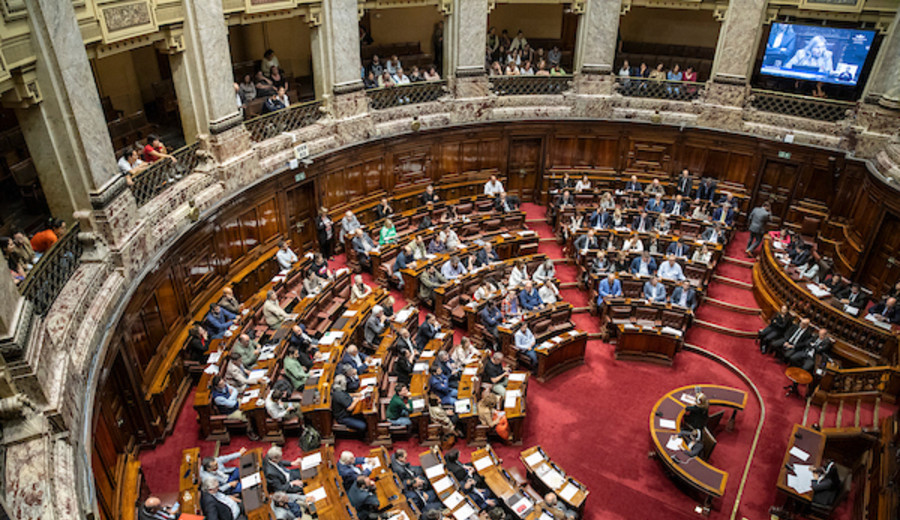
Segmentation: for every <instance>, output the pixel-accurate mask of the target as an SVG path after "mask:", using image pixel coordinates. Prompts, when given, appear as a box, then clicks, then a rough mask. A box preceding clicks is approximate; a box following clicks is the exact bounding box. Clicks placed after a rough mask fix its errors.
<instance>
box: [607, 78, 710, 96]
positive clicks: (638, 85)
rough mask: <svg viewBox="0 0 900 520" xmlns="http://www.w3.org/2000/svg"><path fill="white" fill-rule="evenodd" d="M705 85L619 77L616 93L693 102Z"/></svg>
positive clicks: (694, 82)
mask: <svg viewBox="0 0 900 520" xmlns="http://www.w3.org/2000/svg"><path fill="white" fill-rule="evenodd" d="M704 87H705V85H704V84H703V83H697V82H696V81H674V80H671V81H670V80H661V79H648V78H631V77H617V78H616V92H618V93H619V94H622V95H623V96H629V97H649V98H654V99H672V100H675V101H693V100H694V99H697V97H698V96H699V95H700V92H701V91H702V90H703V88H704Z"/></svg>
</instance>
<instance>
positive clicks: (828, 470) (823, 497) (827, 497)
mask: <svg viewBox="0 0 900 520" xmlns="http://www.w3.org/2000/svg"><path fill="white" fill-rule="evenodd" d="M812 474H813V480H812V482H811V485H812V491H813V498H812V501H813V502H814V503H816V504H820V505H823V506H830V505H832V504H834V501H835V500H837V499H838V497H839V496H840V492H841V477H840V475H839V474H838V470H837V465H836V464H835V463H834V461H833V460H830V461H828V462H827V463H826V464H825V465H824V466H823V467H820V468H813V470H812Z"/></svg>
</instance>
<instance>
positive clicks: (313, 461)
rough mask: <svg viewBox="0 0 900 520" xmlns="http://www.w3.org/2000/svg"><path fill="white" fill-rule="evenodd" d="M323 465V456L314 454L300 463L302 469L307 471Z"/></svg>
mask: <svg viewBox="0 0 900 520" xmlns="http://www.w3.org/2000/svg"><path fill="white" fill-rule="evenodd" d="M321 463H322V454H321V453H313V454H312V455H309V456H307V457H303V459H302V460H301V461H300V469H301V470H303V471H305V470H308V469H311V468H314V467H316V466H318V465H319V464H321Z"/></svg>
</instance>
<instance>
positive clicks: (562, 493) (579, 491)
mask: <svg viewBox="0 0 900 520" xmlns="http://www.w3.org/2000/svg"><path fill="white" fill-rule="evenodd" d="M519 460H521V461H522V464H523V465H524V466H525V469H526V470H527V471H528V479H529V481H531V483H532V486H533V487H534V488H535V489H536V490H537V491H538V493H540V494H541V496H543V495H545V494H546V493H548V492H551V491H552V492H553V493H555V494H556V496H557V497H559V499H560V500H562V501H563V502H564V503H565V504H566V505H568V506H569V507H571V508H572V509H573V510H575V511H577V512H578V515H579V516H581V515H583V514H584V503H585V501H586V500H587V497H588V494H590V491H588V489H587V487H586V486H585V485H584V484H582V483H581V482H578V481H577V480H575V479H574V478H572V477H569V476H567V475H566V472H565V471H563V470H562V469H561V468H560V467H559V466H557V465H556V464H555V463H554V462H553V461H552V460H550V457H549V456H547V454H546V453H545V452H544V449H543V448H541V447H540V446H534V447H531V448H528V449H527V450H525V451H523V452H522V453H520V454H519Z"/></svg>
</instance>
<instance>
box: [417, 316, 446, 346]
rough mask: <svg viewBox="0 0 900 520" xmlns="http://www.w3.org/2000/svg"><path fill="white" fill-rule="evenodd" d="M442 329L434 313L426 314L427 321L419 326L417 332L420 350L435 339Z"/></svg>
mask: <svg viewBox="0 0 900 520" xmlns="http://www.w3.org/2000/svg"><path fill="white" fill-rule="evenodd" d="M440 330H441V325H440V323H438V320H437V317H436V316H435V315H434V314H428V315H427V316H425V322H424V323H422V325H420V326H419V332H417V333H416V348H418V349H419V352H421V351H422V350H423V349H424V348H425V345H427V344H428V342H429V341H431V340H433V339H434V337H435V336H436V335H437V334H438V332H440Z"/></svg>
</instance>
